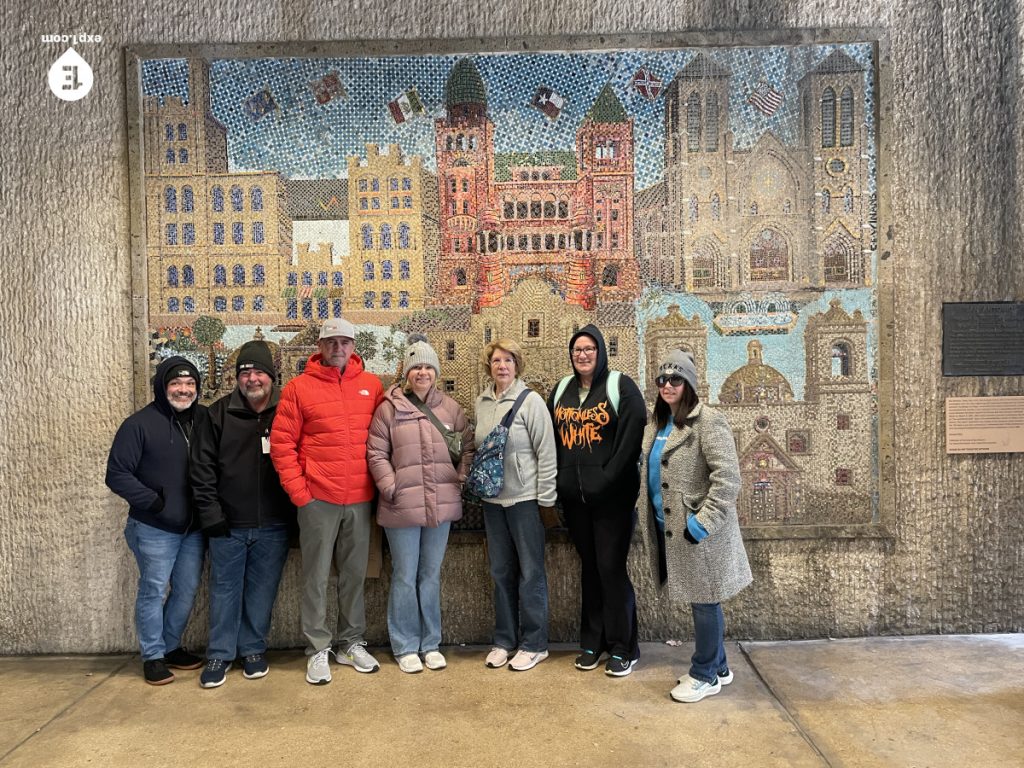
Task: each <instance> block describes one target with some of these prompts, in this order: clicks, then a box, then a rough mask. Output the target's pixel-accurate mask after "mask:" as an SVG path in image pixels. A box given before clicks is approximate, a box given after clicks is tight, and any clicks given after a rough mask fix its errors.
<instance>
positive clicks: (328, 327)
mask: <svg viewBox="0 0 1024 768" xmlns="http://www.w3.org/2000/svg"><path fill="white" fill-rule="evenodd" d="M332 336H345V337H347V338H350V339H355V337H356V327H355V326H354V325H352V323H350V322H349V321H348V320H342V319H341V318H340V317H337V318H334V319H333V320H326V321H324V324H323V327H322V328H320V338H321V339H329V338H331V337H332Z"/></svg>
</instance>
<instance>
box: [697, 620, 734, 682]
mask: <svg viewBox="0 0 1024 768" xmlns="http://www.w3.org/2000/svg"><path fill="white" fill-rule="evenodd" d="M690 610H691V611H692V612H693V635H694V641H695V644H696V646H697V648H696V650H695V651H694V652H693V657H692V658H691V659H690V677H692V678H693V679H694V680H703V681H704V682H705V683H713V682H714V681H715V678H717V677H718V675H719V674H723V675H724V674H725V673H726V672H727V671H728V669H729V664H728V662H727V661H726V658H725V614H724V613H722V604H721V603H690Z"/></svg>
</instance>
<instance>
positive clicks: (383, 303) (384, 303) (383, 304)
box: [380, 291, 391, 309]
mask: <svg viewBox="0 0 1024 768" xmlns="http://www.w3.org/2000/svg"><path fill="white" fill-rule="evenodd" d="M380 308H381V309H391V291H384V292H383V293H381V295H380Z"/></svg>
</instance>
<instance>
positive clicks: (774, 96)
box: [747, 80, 785, 117]
mask: <svg viewBox="0 0 1024 768" xmlns="http://www.w3.org/2000/svg"><path fill="white" fill-rule="evenodd" d="M783 101H785V98H784V97H783V95H782V94H781V93H779V92H778V91H777V90H775V89H774V88H772V87H771V86H770V85H768V83H766V82H765V81H764V80H762V81H761V82H759V83H758V84H757V85H756V86H755V88H754V92H753V93H752V94H750V96H749V97H747V104H749V105H750V106H752V107H753V108H754V109H756V110H757V111H758V112H760V113H761V114H763V115H765V116H767V117H771V116H772V115H774V114H775V113H776V112H777V111H778V109H779V107H781V106H782V102H783Z"/></svg>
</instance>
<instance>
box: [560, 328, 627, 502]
mask: <svg viewBox="0 0 1024 768" xmlns="http://www.w3.org/2000/svg"><path fill="white" fill-rule="evenodd" d="M580 336H589V337H590V338H592V339H593V340H594V346H596V347H597V360H596V365H595V368H594V379H593V381H592V382H591V385H590V391H589V392H588V393H587V395H586V399H585V400H584V401H583V402H582V403H581V402H580V388H579V373H578V372H577V370H576V366H575V361H574V360H573V357H572V348H573V345H574V344H575V343H576V340H577V339H578V338H579V337H580ZM569 362H570V364H571V365H572V366H573V374H574V375H573V378H572V379H571V380H570V381H569V383H568V385H567V386H566V388H565V391H564V392H563V393H562V397H561V398H560V399H559V401H558V402H557V403H556V402H555V394H556V392H557V387H556V388H555V389H553V390H552V392H551V395H550V396H549V397H548V410H549V411H550V412H551V418H552V420H553V421H554V424H555V445H556V447H557V451H558V498H559V499H560V500H561V501H562V502H567V503H569V504H574V505H577V506H579V505H584V504H585V505H588V506H590V507H591V508H592V510H593V511H594V512H595V513H596V512H598V511H599V510H600V508H601V507H602V506H605V505H608V506H615V507H619V506H621V505H622V504H623V503H629V504H630V505H632V504H633V503H634V502H635V501H636V498H637V493H638V492H639V490H640V470H639V468H638V462H639V460H640V442H641V440H642V439H643V434H644V425H645V424H646V423H647V408H646V406H645V405H644V398H643V395H642V394H641V393H640V389H639V387H637V385H636V383H635V382H634V381H633V380H632V379H631V378H629V377H628V376H626V375H625V374H623V375H622V377H621V378H620V380H619V403H618V408H617V409H616V408H613V407H612V402H611V398H610V397H609V396H608V392H607V390H606V387H607V382H608V352H607V348H606V347H605V343H604V336H602V335H601V332H600V331H599V330H598V329H597V327H596V326H594V325H586V326H584V327H583V328H581V329H580V330H579V331H577V332H576V333H575V334H574V335H573V337H572V338H571V339H570V340H569Z"/></svg>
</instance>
